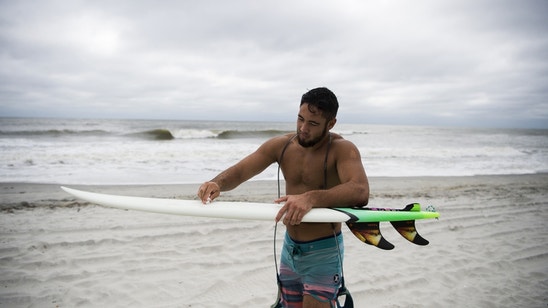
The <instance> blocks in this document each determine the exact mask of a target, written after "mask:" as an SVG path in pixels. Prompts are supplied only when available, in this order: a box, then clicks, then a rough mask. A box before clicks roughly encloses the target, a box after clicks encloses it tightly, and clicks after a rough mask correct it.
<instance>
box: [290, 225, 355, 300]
mask: <svg viewBox="0 0 548 308" xmlns="http://www.w3.org/2000/svg"><path fill="white" fill-rule="evenodd" d="M337 242H338V245H337ZM337 247H338V248H339V249H337ZM343 255H344V245H343V236H342V233H339V234H337V235H336V237H335V236H334V235H333V236H330V237H327V238H323V239H319V240H314V241H311V242H297V241H294V240H293V239H291V238H290V237H289V235H288V234H287V233H286V235H285V241H284V247H283V250H282V256H281V263H280V280H281V284H282V305H283V307H286V308H293V307H302V300H303V295H310V296H312V297H314V298H315V299H316V300H319V301H322V302H331V304H332V306H334V304H335V299H336V296H337V292H338V290H339V288H340V286H341V277H342V272H341V265H342V261H343V260H342V259H343Z"/></svg>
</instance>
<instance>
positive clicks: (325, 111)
mask: <svg viewBox="0 0 548 308" xmlns="http://www.w3.org/2000/svg"><path fill="white" fill-rule="evenodd" d="M304 103H307V104H308V105H309V107H310V106H314V107H316V108H318V110H320V111H321V112H322V116H323V117H324V118H326V119H327V120H328V121H330V120H332V119H334V118H335V117H337V111H338V110H339V102H338V101H337V97H336V96H335V94H334V93H333V92H331V90H329V89H328V88H325V87H321V88H315V89H312V90H310V91H308V92H306V93H305V94H303V97H302V98H301V106H302V105H303V104H304Z"/></svg>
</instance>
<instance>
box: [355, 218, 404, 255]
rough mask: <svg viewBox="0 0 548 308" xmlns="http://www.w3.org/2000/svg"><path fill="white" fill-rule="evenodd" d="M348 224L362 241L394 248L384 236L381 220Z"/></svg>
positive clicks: (387, 248) (386, 248)
mask: <svg viewBox="0 0 548 308" xmlns="http://www.w3.org/2000/svg"><path fill="white" fill-rule="evenodd" d="M346 225H347V226H348V228H350V231H352V233H353V234H354V235H355V236H356V237H357V238H358V239H359V240H360V241H362V242H364V243H366V244H369V245H373V246H376V247H378V248H380V249H384V250H391V249H394V245H392V244H391V243H390V242H388V241H387V240H386V239H385V238H384V237H383V236H382V234H381V230H380V228H379V222H347V223H346Z"/></svg>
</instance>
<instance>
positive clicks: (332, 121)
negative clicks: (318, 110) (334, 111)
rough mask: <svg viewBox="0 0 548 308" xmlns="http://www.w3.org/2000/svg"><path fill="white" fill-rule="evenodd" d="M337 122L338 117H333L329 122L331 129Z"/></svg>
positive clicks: (328, 125)
mask: <svg viewBox="0 0 548 308" xmlns="http://www.w3.org/2000/svg"><path fill="white" fill-rule="evenodd" d="M335 123H337V118H333V119H332V120H330V121H329V122H328V123H327V127H328V128H329V130H331V129H332V128H333V127H334V126H335Z"/></svg>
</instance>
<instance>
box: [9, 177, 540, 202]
mask: <svg viewBox="0 0 548 308" xmlns="http://www.w3.org/2000/svg"><path fill="white" fill-rule="evenodd" d="M524 181H525V182H527V183H531V184H532V185H533V186H539V184H540V185H541V186H542V184H545V186H547V187H548V173H535V174H505V175H474V176H418V177H369V185H370V191H371V196H370V203H371V202H374V201H375V200H376V199H386V198H391V197H392V198H395V199H402V198H406V197H408V198H440V197H442V196H441V194H442V192H441V190H445V192H446V193H447V195H451V194H452V192H454V191H458V190H465V188H466V187H472V186H474V185H478V187H479V188H480V189H481V187H483V186H485V185H486V184H497V185H511V184H516V185H522V184H523V182H524ZM200 184H201V183H196V184H120V185H109V184H105V185H95V184H92V185H85V184H84V185H72V184H70V185H65V184H52V183H25V182H4V183H0V196H1V197H2V199H1V201H0V210H5V209H22V208H35V207H40V206H45V207H52V208H53V207H71V206H75V205H78V206H84V205H88V204H87V203H85V202H79V201H78V200H76V199H74V198H73V197H72V196H71V195H69V194H67V193H65V192H64V191H62V190H61V188H60V187H61V186H68V187H71V188H76V189H82V190H89V191H95V192H101V193H106V194H118V195H131V196H139V197H156V198H178V199H196V196H195V194H196V191H197V189H198V187H199V185H200ZM281 185H282V186H281V192H282V195H283V193H284V182H283V181H282V184H281ZM276 196H277V183H276V181H274V180H257V181H253V180H251V181H248V182H245V183H243V184H242V185H240V186H239V187H237V188H236V189H234V190H232V191H228V192H223V193H222V194H221V197H219V198H220V199H218V200H224V201H253V202H272V201H273V200H274V199H275V198H276Z"/></svg>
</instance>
